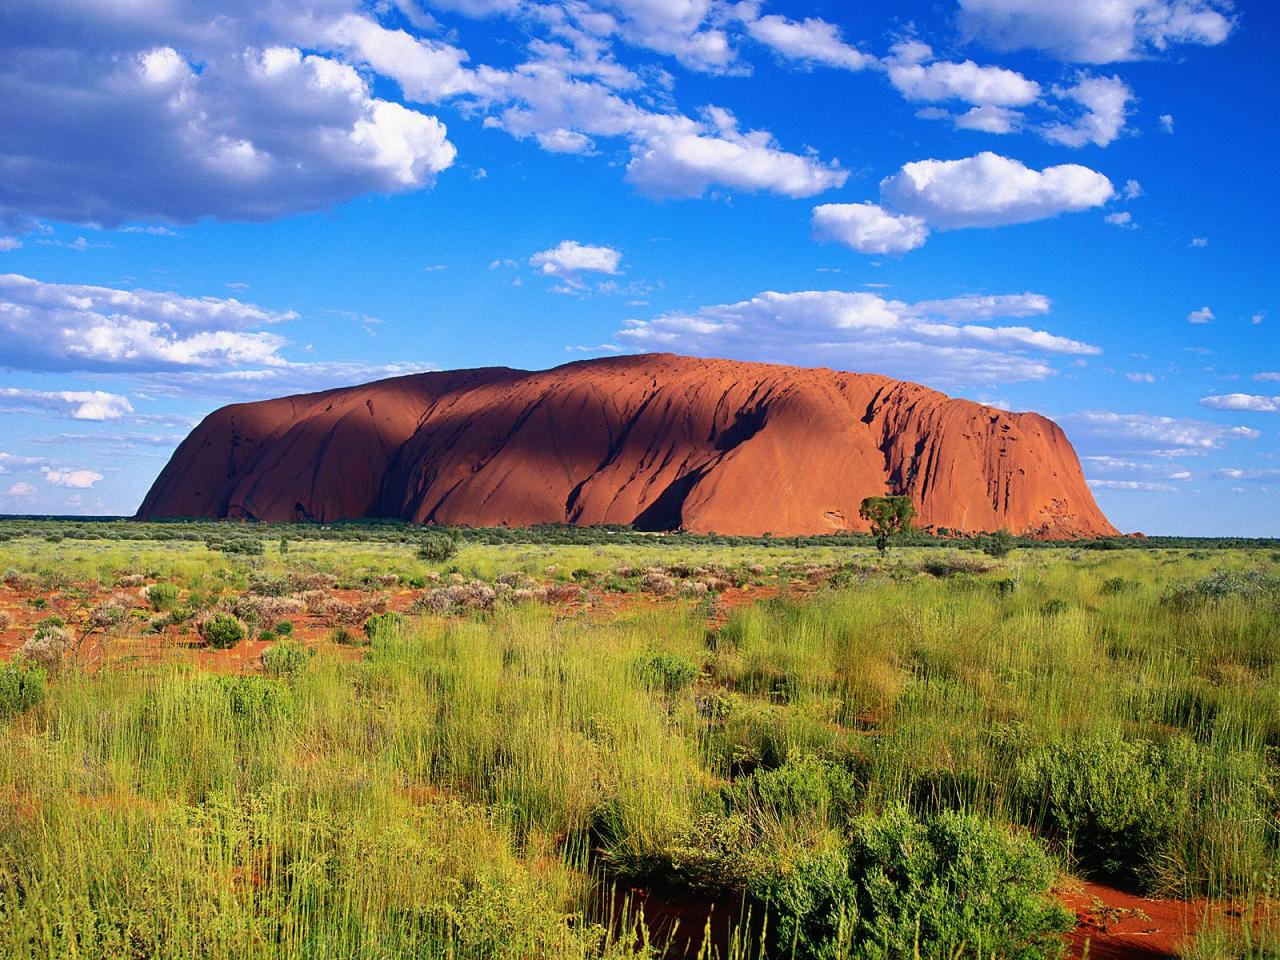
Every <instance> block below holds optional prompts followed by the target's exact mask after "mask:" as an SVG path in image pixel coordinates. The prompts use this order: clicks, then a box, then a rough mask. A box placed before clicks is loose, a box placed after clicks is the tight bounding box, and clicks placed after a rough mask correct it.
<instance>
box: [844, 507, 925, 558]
mask: <svg viewBox="0 0 1280 960" xmlns="http://www.w3.org/2000/svg"><path fill="white" fill-rule="evenodd" d="M915 515H916V508H915V505H914V504H913V503H912V502H911V498H910V497H896V496H892V495H887V496H883V497H867V498H866V499H865V500H863V501H862V506H861V507H859V508H858V516H860V517H861V518H862V519H863V520H867V521H869V522H870V524H871V535H872V536H873V537H875V538H876V549H877V550H879V551H880V554H881V556H883V555H884V553H885V551H886V550H888V549H889V541H890V540H892V539H893V538H894V537H896V536H898V535H900V534H903V533H906V532H907V531H908V530H910V529H911V520H912V518H913V517H915Z"/></svg>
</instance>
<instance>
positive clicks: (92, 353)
mask: <svg viewBox="0 0 1280 960" xmlns="http://www.w3.org/2000/svg"><path fill="white" fill-rule="evenodd" d="M295 316H296V315H295V314H293V313H291V312H275V311H269V310H264V309H262V308H260V307H256V306H253V305H252V304H246V303H242V302H241V301H239V300H236V299H234V298H218V297H184V296H180V295H178V294H175V293H166V292H162V291H155V290H117V289H114V288H112V287H99V286H92V285H88V284H70V283H44V282H41V281H39V280H34V279H32V278H30V277H25V276H21V275H18V274H2V275H0V332H2V333H3V335H4V338H5V352H4V355H3V357H2V358H0V365H4V366H8V367H13V368H20V369H29V370H72V369H75V370H113V369H114V370H124V369H135V370H146V369H156V368H166V367H168V368H172V367H210V366H217V365H221V364H243V363H265V364H271V363H280V362H282V361H281V360H280V358H279V356H278V355H277V351H278V350H279V349H280V348H281V347H282V346H283V345H284V343H285V341H284V339H283V338H281V337H279V336H277V335H276V334H274V333H269V332H266V331H262V330H258V329H254V328H258V327H263V326H268V325H271V324H276V323H281V322H283V321H286V320H292V319H294V318H295Z"/></svg>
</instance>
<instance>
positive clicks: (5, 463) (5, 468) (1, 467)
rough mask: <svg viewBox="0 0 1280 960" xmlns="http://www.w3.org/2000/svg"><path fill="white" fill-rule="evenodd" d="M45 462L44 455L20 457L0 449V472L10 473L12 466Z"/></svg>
mask: <svg viewBox="0 0 1280 960" xmlns="http://www.w3.org/2000/svg"><path fill="white" fill-rule="evenodd" d="M43 462H44V458H43V457H20V456H18V455H17V454H13V453H5V452H4V451H3V450H0V473H8V472H9V468H10V467H33V466H36V465H37V464H40V463H43Z"/></svg>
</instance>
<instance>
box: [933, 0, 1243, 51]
mask: <svg viewBox="0 0 1280 960" xmlns="http://www.w3.org/2000/svg"><path fill="white" fill-rule="evenodd" d="M959 22H960V27H961V30H962V31H963V32H964V33H965V34H966V35H967V36H968V37H969V38H971V39H977V40H980V41H982V42H984V43H986V44H987V45H988V46H990V47H992V48H994V49H996V50H1022V49H1032V50H1041V51H1043V52H1045V53H1048V54H1050V55H1051V56H1054V57H1057V58H1058V59H1061V60H1064V61H1068V62H1074V63H1115V62H1118V61H1124V60H1137V59H1140V58H1142V57H1145V56H1148V55H1151V54H1154V53H1160V52H1163V51H1165V50H1167V49H1169V48H1170V47H1172V46H1174V45H1177V44H1184V43H1191V44H1201V45H1205V46H1214V45H1216V44H1219V43H1222V42H1223V41H1224V40H1226V39H1227V37H1228V36H1229V35H1230V34H1231V31H1232V29H1233V27H1234V19H1233V18H1232V16H1231V14H1230V5H1229V4H1227V3H1225V2H1221V0H960V15H959Z"/></svg>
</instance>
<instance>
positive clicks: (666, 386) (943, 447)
mask: <svg viewBox="0 0 1280 960" xmlns="http://www.w3.org/2000/svg"><path fill="white" fill-rule="evenodd" d="M886 489H893V490H895V491H897V492H900V493H905V494H909V495H910V496H911V498H912V500H913V501H914V502H915V504H916V507H917V510H918V512H919V523H920V524H921V525H923V526H933V527H945V528H948V529H953V530H960V531H965V532H978V531H990V530H997V529H1000V528H1007V529H1009V530H1011V531H1013V532H1015V533H1019V534H1027V535H1032V536H1040V537H1045V538H1072V537H1089V536H1110V535H1114V534H1115V533H1116V532H1117V531H1116V530H1115V528H1114V527H1113V526H1112V525H1111V524H1110V523H1109V522H1108V521H1107V519H1106V517H1105V516H1103V514H1102V512H1101V511H1100V510H1099V509H1098V506H1097V504H1096V503H1095V502H1094V499H1093V496H1092V494H1091V493H1090V492H1089V488H1088V487H1087V486H1086V484H1085V481H1084V477H1083V475H1082V473H1081V470H1080V463H1079V461H1078V459H1077V458H1076V455H1075V451H1074V450H1073V449H1072V448H1071V444H1070V443H1069V442H1068V441H1067V438H1066V436H1065V434H1063V432H1062V430H1061V429H1059V428H1058V426H1057V425H1056V424H1054V423H1053V422H1052V421H1050V420H1047V419H1045V418H1044V417H1041V416H1039V415H1038V414H1034V413H1008V412H1005V411H1003V410H997V409H994V408H992V407H988V406H983V405H982V404H977V403H973V402H971V401H968V400H958V399H952V398H950V397H947V396H946V395H944V394H941V393H938V392H937V391H934V390H930V389H928V388H926V387H922V386H919V385H918V384H913V383H906V382H903V381H898V380H891V379H889V378H887V377H882V376H876V375H873V374H857V373H840V372H836V371H832V370H825V369H807V368H806V369H802V368H797V367H784V366H774V365H769V364H759V363H739V362H736V361H730V360H701V359H692V358H688V357H678V356H674V355H671V354H650V355H645V356H633V357H615V358H608V359H602V360H587V361H582V362H580V363H571V364H567V365H565V366H562V367H557V368H555V369H554V370H547V371H543V372H539V373H529V372H526V371H521V370H509V369H505V368H490V369H480V370H462V371H453V372H447V373H423V374H415V375H413V376H408V377H398V378H395V379H392V380H382V381H378V382H376V383H370V384H366V385H364V386H358V387H349V388H346V389H341V390H330V391H326V392H324V393H314V394H307V395H303V396H295V397H285V398H283V399H279V400H265V401H261V402H258V403H245V404H236V405H234V406H229V407H224V408H222V409H221V410H217V411H215V412H214V413H212V414H210V415H209V416H208V417H206V418H205V420H204V422H202V423H201V424H200V425H199V426H198V427H197V428H196V429H195V430H194V431H193V432H192V433H191V435H190V436H188V437H187V439H186V440H185V441H183V443H182V445H181V446H180V447H179V448H178V450H177V451H176V452H175V453H174V456H173V458H172V459H171V460H170V462H169V464H168V465H167V466H166V467H165V469H164V470H163V472H162V473H161V474H160V476H159V478H157V480H156V482H155V484H154V485H153V486H152V488H151V491H150V492H149V493H148V494H147V497H146V499H145V500H144V501H143V503H142V506H141V507H140V508H139V511H138V514H139V516H141V517H146V518H157V517H249V518H256V519H259V520H266V521H290V520H305V519H312V520H320V521H334V520H341V519H354V518H360V517H398V518H403V519H406V520H411V521H414V522H417V523H439V524H458V525H466V526H477V527H483V526H529V525H533V524H540V523H572V524H582V525H589V524H609V523H616V524H630V525H634V526H636V527H638V528H640V529H647V530H673V529H686V530H690V531H695V532H710V531H716V532H719V533H723V534H744V535H747V534H762V533H765V532H772V533H775V534H779V535H783V534H788V535H792V534H814V533H831V532H836V531H841V530H865V529H866V524H865V522H864V521H862V520H860V519H859V518H858V506H859V504H860V503H861V501H862V499H863V498H864V497H866V496H872V495H877V494H881V493H883V492H884V491H885V490H886Z"/></svg>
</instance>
